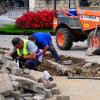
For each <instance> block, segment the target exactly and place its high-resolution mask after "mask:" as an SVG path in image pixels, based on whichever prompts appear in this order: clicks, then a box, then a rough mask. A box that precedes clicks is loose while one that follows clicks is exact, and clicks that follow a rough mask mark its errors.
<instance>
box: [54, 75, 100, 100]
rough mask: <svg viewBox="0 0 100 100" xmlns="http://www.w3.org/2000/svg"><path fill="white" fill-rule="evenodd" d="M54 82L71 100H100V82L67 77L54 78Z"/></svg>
mask: <svg viewBox="0 0 100 100" xmlns="http://www.w3.org/2000/svg"><path fill="white" fill-rule="evenodd" d="M54 80H55V81H56V82H57V87H58V88H59V89H60V92H61V93H63V94H67V95H68V96H70V100H100V80H92V79H91V80H90V79H89V80H88V79H67V77H66V76H65V77H64V76H54Z"/></svg>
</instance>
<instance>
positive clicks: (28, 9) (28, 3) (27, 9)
mask: <svg viewBox="0 0 100 100" xmlns="http://www.w3.org/2000/svg"><path fill="white" fill-rule="evenodd" d="M27 13H29V0H27Z"/></svg>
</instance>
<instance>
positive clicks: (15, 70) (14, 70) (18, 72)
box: [11, 67, 23, 76]
mask: <svg viewBox="0 0 100 100" xmlns="http://www.w3.org/2000/svg"><path fill="white" fill-rule="evenodd" d="M11 73H12V74H14V75H17V76H22V75H23V70H22V69H20V68H17V67H13V68H12V69H11Z"/></svg>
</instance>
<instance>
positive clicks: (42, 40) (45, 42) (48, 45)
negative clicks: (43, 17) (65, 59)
mask: <svg viewBox="0 0 100 100" xmlns="http://www.w3.org/2000/svg"><path fill="white" fill-rule="evenodd" d="M28 40H32V41H34V42H35V43H36V45H37V46H38V47H39V49H42V50H43V51H42V56H44V55H45V53H46V51H50V52H51V54H52V55H53V57H54V58H55V60H56V62H58V63H60V62H61V59H60V58H59V56H58V53H57V52H56V50H55V48H54V46H53V43H52V39H51V35H50V34H49V33H43V32H37V33H34V34H32V35H30V36H29V37H28Z"/></svg>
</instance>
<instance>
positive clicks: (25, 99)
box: [24, 97, 33, 100]
mask: <svg viewBox="0 0 100 100" xmlns="http://www.w3.org/2000/svg"><path fill="white" fill-rule="evenodd" d="M24 100H33V98H31V97H24Z"/></svg>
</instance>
